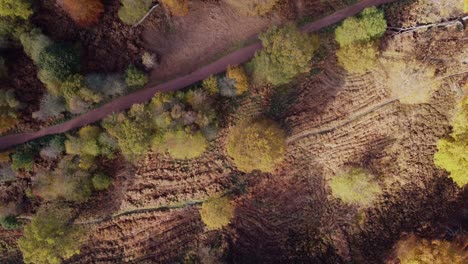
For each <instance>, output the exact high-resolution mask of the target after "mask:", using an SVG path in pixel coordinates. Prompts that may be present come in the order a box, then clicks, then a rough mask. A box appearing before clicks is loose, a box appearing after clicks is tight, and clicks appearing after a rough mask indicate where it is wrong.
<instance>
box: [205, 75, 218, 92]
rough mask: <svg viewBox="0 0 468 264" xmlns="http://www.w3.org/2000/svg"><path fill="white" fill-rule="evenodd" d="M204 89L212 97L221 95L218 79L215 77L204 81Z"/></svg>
mask: <svg viewBox="0 0 468 264" xmlns="http://www.w3.org/2000/svg"><path fill="white" fill-rule="evenodd" d="M202 86H203V89H205V91H207V92H208V93H209V94H211V95H215V94H218V93H219V88H218V79H217V78H216V77H215V76H210V77H208V78H207V79H205V80H203V83H202Z"/></svg>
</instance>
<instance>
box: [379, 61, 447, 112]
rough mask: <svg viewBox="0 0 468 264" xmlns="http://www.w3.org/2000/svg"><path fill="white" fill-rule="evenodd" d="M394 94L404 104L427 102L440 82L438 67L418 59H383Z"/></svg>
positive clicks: (389, 84)
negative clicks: (436, 73) (437, 75)
mask: <svg viewBox="0 0 468 264" xmlns="http://www.w3.org/2000/svg"><path fill="white" fill-rule="evenodd" d="M382 64H383V65H384V69H385V71H386V72H387V76H388V80H387V84H388V86H389V87H390V89H391V93H392V96H393V97H394V98H398V99H399V100H400V102H401V103H402V104H423V103H427V102H428V101H429V100H430V99H431V96H432V93H433V92H434V91H435V90H437V88H438V87H439V85H440V82H439V81H438V80H437V79H436V78H435V72H436V69H435V68H434V67H432V66H430V65H426V64H423V63H421V62H418V61H416V60H402V59H388V60H385V59H382Z"/></svg>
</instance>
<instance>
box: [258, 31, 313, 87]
mask: <svg viewBox="0 0 468 264" xmlns="http://www.w3.org/2000/svg"><path fill="white" fill-rule="evenodd" d="M260 39H261V40H262V44H263V47H264V48H263V50H262V51H260V52H257V54H256V55H255V57H254V59H253V60H252V66H253V73H254V77H255V78H256V79H258V80H261V81H267V82H269V83H271V84H274V85H281V84H285V83H288V82H290V81H291V80H292V79H293V78H294V77H295V76H296V75H298V74H300V73H305V72H308V71H309V70H310V68H309V61H310V60H311V58H312V55H313V54H314V51H315V50H316V49H317V47H318V44H319V41H318V38H317V37H315V36H309V35H307V34H302V33H301V32H300V31H299V29H298V28H297V27H296V26H294V25H293V24H288V25H286V26H284V27H281V28H279V27H277V26H273V27H272V28H271V29H269V30H268V31H267V32H265V33H262V34H260Z"/></svg>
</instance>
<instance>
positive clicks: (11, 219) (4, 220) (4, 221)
mask: <svg viewBox="0 0 468 264" xmlns="http://www.w3.org/2000/svg"><path fill="white" fill-rule="evenodd" d="M0 225H1V226H2V227H3V228H4V229H7V230H12V229H18V228H20V227H21V223H20V222H18V220H16V216H14V215H8V216H6V217H1V218H0Z"/></svg>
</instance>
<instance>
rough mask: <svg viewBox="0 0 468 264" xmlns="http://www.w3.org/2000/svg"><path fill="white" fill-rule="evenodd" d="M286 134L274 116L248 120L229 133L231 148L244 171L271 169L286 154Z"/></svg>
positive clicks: (237, 163)
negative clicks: (272, 117) (271, 118)
mask: <svg viewBox="0 0 468 264" xmlns="http://www.w3.org/2000/svg"><path fill="white" fill-rule="evenodd" d="M285 140H286V135H285V132H284V131H283V130H282V129H281V128H280V127H279V126H278V125H277V124H276V123H275V122H273V121H272V120H269V119H259V120H256V121H253V122H248V121H244V122H243V123H241V124H239V125H237V126H236V127H234V128H233V129H232V130H231V131H230V133H229V136H228V141H227V152H228V154H229V156H231V158H233V159H234V163H235V164H236V166H237V168H238V169H239V170H241V171H244V172H251V171H253V170H261V171H263V172H271V171H273V170H274V168H275V165H277V164H278V163H279V162H281V161H282V160H283V158H284V148H285Z"/></svg>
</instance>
